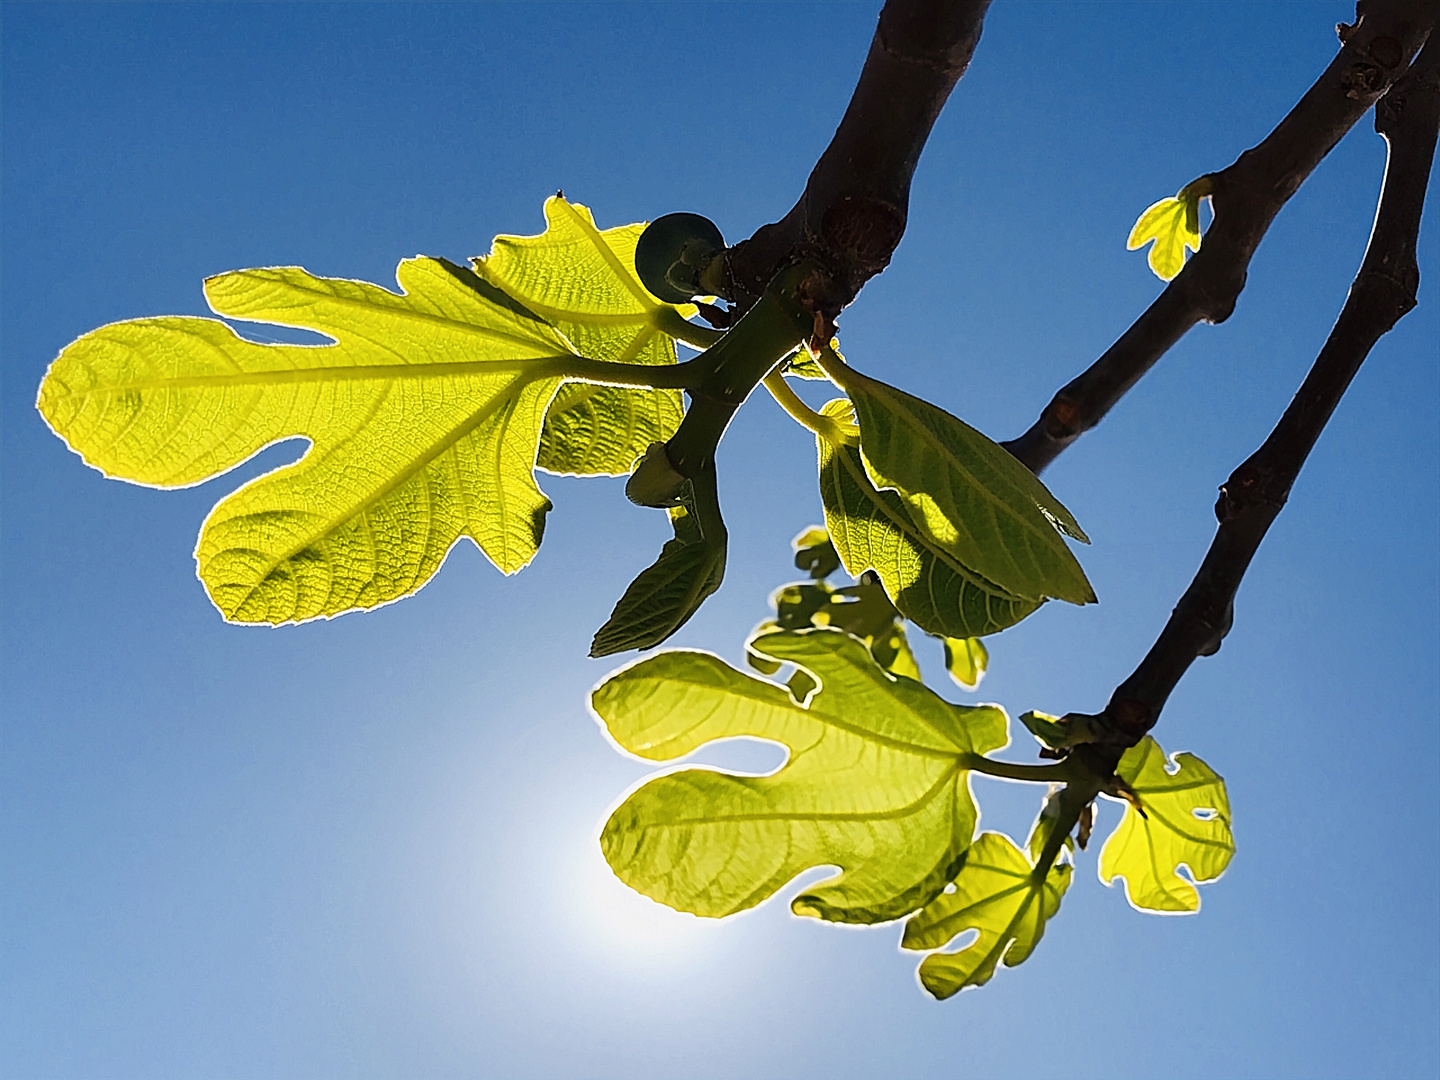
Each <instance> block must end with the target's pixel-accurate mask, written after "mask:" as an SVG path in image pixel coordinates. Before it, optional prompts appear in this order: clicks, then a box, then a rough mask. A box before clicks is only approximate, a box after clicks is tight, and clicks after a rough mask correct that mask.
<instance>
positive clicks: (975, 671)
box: [945, 637, 990, 690]
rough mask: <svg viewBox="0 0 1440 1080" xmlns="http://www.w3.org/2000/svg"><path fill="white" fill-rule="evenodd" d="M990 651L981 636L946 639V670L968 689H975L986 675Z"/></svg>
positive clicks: (960, 684)
mask: <svg viewBox="0 0 1440 1080" xmlns="http://www.w3.org/2000/svg"><path fill="white" fill-rule="evenodd" d="M989 663H990V653H989V651H988V650H987V649H986V648H985V643H984V642H983V641H981V640H980V639H979V638H952V637H947V638H946V639H945V670H946V671H948V672H950V678H952V679H954V680H955V682H956V683H957V684H958V685H959V686H963V687H964V688H965V689H966V690H974V689H975V688H976V687H977V686H979V685H980V680H981V679H983V678H984V677H985V668H986V666H987V665H988V664H989Z"/></svg>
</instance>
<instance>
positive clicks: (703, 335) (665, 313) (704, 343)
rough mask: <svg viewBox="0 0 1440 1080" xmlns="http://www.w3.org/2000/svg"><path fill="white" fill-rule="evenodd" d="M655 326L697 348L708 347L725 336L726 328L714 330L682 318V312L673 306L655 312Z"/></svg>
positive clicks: (662, 331)
mask: <svg viewBox="0 0 1440 1080" xmlns="http://www.w3.org/2000/svg"><path fill="white" fill-rule="evenodd" d="M655 328H656V329H657V330H659V331H660V332H661V333H662V334H669V335H670V336H671V337H673V338H675V339H676V340H677V341H683V342H684V343H685V344H686V345H690V346H693V347H694V348H697V349H708V348H710V346H711V345H714V344H715V343H716V342H717V341H719V340H720V339H721V338H722V337H724V336H725V331H724V330H712V329H711V328H710V327H708V326H700V325H698V324H696V323H692V322H691V321H690V320H689V319H685V318H682V317H681V316H680V312H678V311H676V310H675V309H674V308H672V307H665V308H661V309H660V310H659V311H657V312H656V313H655Z"/></svg>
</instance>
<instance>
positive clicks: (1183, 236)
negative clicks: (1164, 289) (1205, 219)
mask: <svg viewBox="0 0 1440 1080" xmlns="http://www.w3.org/2000/svg"><path fill="white" fill-rule="evenodd" d="M1187 192H1188V189H1186V190H1185V191H1181V193H1180V195H1179V196H1177V197H1175V198H1173V199H1161V200H1160V201H1159V202H1157V203H1154V204H1152V205H1151V206H1149V207H1147V208H1146V210H1145V212H1144V213H1143V214H1141V215H1140V217H1139V218H1138V219H1137V220H1136V222H1135V227H1134V228H1132V229H1131V230H1130V238H1129V240H1127V241H1126V242H1125V246H1126V247H1127V248H1128V249H1129V250H1131V251H1134V250H1135V249H1137V248H1142V247H1144V246H1145V245H1146V244H1148V243H1150V242H1151V241H1154V245H1155V246H1154V247H1152V248H1151V249H1150V257H1149V263H1150V269H1151V270H1153V271H1154V272H1155V276H1156V277H1158V278H1159V279H1160V280H1161V281H1169V280H1171V279H1172V278H1174V277H1175V276H1176V275H1177V274H1179V273H1180V271H1181V270H1183V269H1184V268H1185V249H1186V248H1189V249H1190V250H1191V251H1199V250H1200V213H1199V203H1200V197H1199V196H1193V197H1192V196H1190V195H1188V194H1187Z"/></svg>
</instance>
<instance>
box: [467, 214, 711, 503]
mask: <svg viewBox="0 0 1440 1080" xmlns="http://www.w3.org/2000/svg"><path fill="white" fill-rule="evenodd" d="M545 223H546V228H545V232H544V233H542V234H541V235H539V236H497V237H496V238H495V243H494V246H493V247H492V249H491V252H490V254H489V255H484V256H480V257H479V258H476V259H473V260H472V263H473V265H474V267H475V272H476V273H477V274H478V275H480V277H482V278H484V279H485V280H486V281H488V282H490V283H491V284H492V285H494V286H496V287H497V288H499V289H500V290H502V291H503V292H505V293H506V294H508V295H509V296H513V297H514V298H515V299H517V300H519V301H520V302H521V303H522V304H524V305H525V307H527V308H528V309H529V310H531V311H533V312H535V313H536V314H537V315H539V316H540V317H541V318H543V319H545V320H546V321H547V322H549V323H550V324H551V325H553V326H555V327H556V328H557V329H558V330H559V331H560V332H561V333H562V334H564V335H565V336H566V338H568V339H569V341H570V342H571V344H573V345H574V346H575V349H576V351H578V352H579V353H580V354H581V355H583V356H590V357H594V358H596V359H601V360H610V361H614V362H625V363H636V364H673V363H675V359H676V357H675V340H674V338H673V337H671V336H670V333H668V332H667V330H668V331H674V330H676V329H678V328H679V324H680V323H681V321H682V320H683V319H684V318H686V317H688V316H691V315H693V314H694V313H695V308H693V307H691V306H689V305H686V306H683V307H674V306H672V305H670V304H665V303H662V302H661V301H660V300H657V299H656V298H655V297H654V296H652V295H651V294H650V293H649V292H648V291H647V290H646V288H645V286H644V285H642V284H641V283H640V278H639V276H638V275H637V274H636V272H635V245H636V243H637V242H638V241H639V239H640V234H641V233H642V232H644V231H645V224H644V223H643V222H641V223H639V224H635V225H621V226H618V227H616V228H613V229H605V230H601V229H598V228H596V226H595V219H594V218H593V217H592V216H591V213H590V208H589V207H587V206H583V205H581V204H580V203H572V202H567V201H566V200H565V198H564V197H563V196H560V195H553V196H551V197H550V198H549V199H547V200H546V201H545ZM683 413H684V406H683V404H682V402H681V398H680V391H678V390H646V389H638V388H630V387H615V386H595V385H593V384H587V383H567V384H566V385H565V386H564V387H562V388H561V390H560V392H559V393H558V394H557V395H556V396H555V400H554V402H553V403H552V404H551V406H550V411H549V414H548V416H547V417H546V419H545V428H544V432H543V435H542V437H541V440H540V453H539V459H538V464H539V466H540V467H541V468H542V469H545V470H547V471H549V472H554V473H568V474H590V475H594V474H602V475H608V476H621V475H624V474H625V473H628V472H629V471H630V469H631V467H632V466H633V465H634V463H635V460H636V459H637V458H638V457H640V455H642V454H643V453H645V449H646V447H648V446H649V445H650V444H651V443H653V442H664V441H665V440H666V439H668V438H669V437H670V436H671V435H673V434H674V433H675V429H676V428H677V427H679V426H680V420H681V417H682V415H683Z"/></svg>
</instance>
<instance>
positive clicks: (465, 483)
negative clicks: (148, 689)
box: [38, 258, 574, 623]
mask: <svg viewBox="0 0 1440 1080" xmlns="http://www.w3.org/2000/svg"><path fill="white" fill-rule="evenodd" d="M396 277H397V279H398V281H399V283H400V287H401V288H402V289H403V290H404V291H403V293H402V294H400V295H397V294H395V293H392V292H389V291H387V290H385V289H382V288H380V287H379V286H376V285H370V284H367V283H364V282H358V281H348V280H343V279H336V278H319V277H315V276H313V275H311V274H309V273H307V272H305V271H304V270H301V269H298V268H295V267H280V268H271V269H261V270H240V271H236V272H233V273H228V274H221V275H219V276H217V277H213V278H210V279H209V280H207V281H206V283H205V294H206V298H207V299H208V300H209V302H210V306H211V308H212V309H213V310H214V311H215V312H216V313H217V314H220V315H225V316H230V317H232V318H237V319H252V320H258V321H262V322H268V323H277V324H281V325H285V326H295V327H303V328H306V329H310V330H316V331H319V332H321V333H324V334H327V335H329V336H330V337H332V338H333V339H334V340H335V343H334V344H331V345H321V346H300V345H259V344H255V343H254V342H250V341H245V340H243V339H241V338H240V337H239V336H238V335H237V334H236V333H235V331H234V330H232V329H231V328H230V327H229V326H228V325H226V324H225V323H222V322H218V321H216V320H213V319H198V318H179V317H172V318H157V319H137V320H135V321H132V322H122V323H114V324H111V325H110V326H104V327H101V328H100V329H99V330H95V331H93V332H92V333H89V334H86V335H85V336H84V337H82V338H80V339H79V340H78V341H76V342H74V343H72V344H71V345H69V346H68V347H66V349H65V350H64V351H63V352H62V353H61V354H60V356H59V358H58V359H57V360H56V361H55V362H54V364H53V365H51V368H50V371H49V373H48V374H47V376H46V378H45V382H44V384H43V385H42V386H41V388H40V399H39V402H38V406H39V409H40V411H41V413H42V414H43V415H44V417H45V419H46V421H47V422H48V423H49V424H50V426H51V427H52V428H53V429H54V430H55V432H56V434H58V435H59V436H60V437H61V438H63V439H64V440H65V441H66V442H67V443H68V444H69V445H70V446H71V447H72V448H73V449H74V450H76V451H77V452H78V453H79V454H80V455H81V456H82V457H84V458H85V460H86V461H87V462H88V463H90V464H91V465H93V466H95V467H96V468H97V469H99V470H101V471H102V472H104V473H106V474H107V475H110V476H115V477H119V478H121V479H125V480H132V481H135V482H138V483H143V484H153V485H156V486H160V487H180V486H184V485H188V484H194V483H198V482H200V481H202V480H205V479H208V478H209V477H212V476H215V475H218V474H220V473H223V472H225V471H226V470H228V469H230V468H233V467H234V466H235V465H238V464H239V463H240V462H242V461H244V460H245V459H246V458H248V457H250V456H251V455H252V454H254V453H256V452H257V451H258V450H260V449H262V448H263V447H265V446H268V445H270V444H271V443H274V442H277V441H280V440H283V439H287V438H292V437H295V436H303V437H305V438H307V439H309V440H310V443H311V446H310V449H309V451H308V452H307V453H306V454H305V456H304V457H303V458H301V459H300V460H299V461H298V462H296V463H295V464H293V465H288V466H285V467H284V468H280V469H277V470H275V471H273V472H270V473H267V474H266V475H264V476H262V477H260V478H258V479H256V480H254V481H251V482H250V483H248V484H246V485H245V486H244V487H242V488H240V489H239V490H238V491H236V492H235V493H233V494H232V495H230V496H229V497H227V498H225V499H223V500H222V501H221V502H220V503H219V505H217V506H216V507H215V509H214V510H213V511H211V513H210V516H209V517H208V518H207V519H206V521H205V525H204V527H203V529H202V531H201V534H200V540H199V543H198V545H197V547H196V552H195V556H196V560H197V562H198V564H199V573H200V578H201V580H202V581H203V582H204V583H205V587H206V588H207V590H208V591H209V593H210V597H211V599H212V600H213V601H214V603H215V605H216V606H217V607H218V608H219V609H220V611H221V612H222V613H223V614H224V615H225V617H226V618H227V619H231V620H233V621H237V622H261V623H284V622H292V621H296V622H298V621H301V620H304V619H310V618H315V617H316V616H321V615H335V614H338V613H340V612H343V611H348V610H351V609H354V608H363V607H373V606H375V605H377V604H381V603H384V602H386V601H389V600H394V599H396V598H398V597H401V596H405V595H407V594H409V593H412V592H414V591H415V590H416V589H418V588H419V587H420V586H421V585H423V584H424V583H425V582H426V581H427V580H429V578H430V576H431V575H432V574H434V573H435V571H436V570H437V569H438V568H439V566H440V564H441V562H442V561H443V560H444V558H445V555H446V553H447V552H448V551H449V550H450V548H451V547H452V546H453V545H454V544H455V543H456V542H457V541H458V540H459V539H460V538H461V537H470V538H471V539H473V540H474V541H475V542H476V543H477V544H478V545H479V546H480V548H481V549H482V550H483V551H484V552H485V554H486V555H487V556H489V558H490V560H491V561H492V562H493V563H494V564H495V565H496V566H497V567H499V568H500V569H501V570H503V571H504V572H505V573H507V574H508V573H514V572H515V571H517V570H519V569H520V568H521V567H523V566H524V565H525V564H526V563H527V562H529V561H530V559H531V558H532V557H533V556H534V554H535V550H536V548H537V546H538V545H539V543H540V537H541V533H542V531H543V529H544V523H545V514H546V512H547V511H548V510H549V508H550V500H549V499H547V498H546V497H545V495H544V493H542V492H541V490H540V488H539V487H538V486H537V485H536V483H535V478H534V475H533V473H534V464H535V451H536V444H537V442H538V441H539V437H540V428H541V423H542V421H543V419H544V416H545V410H546V407H547V406H548V405H549V403H550V399H551V398H552V397H553V396H554V394H555V391H556V389H557V388H558V387H559V385H560V381H561V378H560V377H561V374H562V373H563V372H564V371H565V370H567V368H566V364H567V362H568V361H569V359H570V358H571V357H573V355H574V354H573V350H572V349H571V347H570V344H569V343H568V342H567V341H566V340H565V339H564V337H562V336H561V335H560V334H559V333H557V332H556V331H555V330H554V329H553V328H552V327H550V326H549V325H548V324H546V323H545V322H544V321H542V320H541V319H538V318H536V317H535V315H533V314H532V313H531V312H529V311H528V310H526V309H524V308H523V307H521V306H520V305H518V304H516V303H515V302H514V301H513V300H511V299H510V298H508V297H506V296H505V295H504V294H501V293H498V292H496V290H494V289H493V288H492V287H491V286H489V285H487V284H486V283H484V282H482V281H481V280H480V279H479V278H477V277H476V276H475V275H474V274H472V273H471V272H470V271H469V270H466V269H464V268H462V267H459V266H456V265H454V264H452V263H448V262H446V261H444V260H441V259H427V258H416V259H408V260H406V261H404V262H402V263H401V264H400V267H399V269H398V271H397V274H396Z"/></svg>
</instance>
